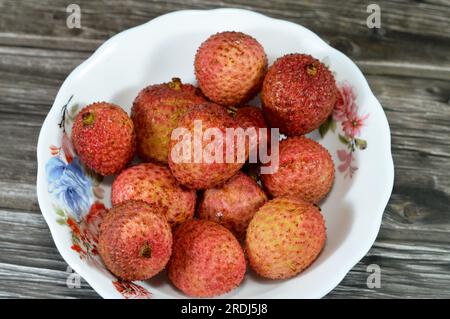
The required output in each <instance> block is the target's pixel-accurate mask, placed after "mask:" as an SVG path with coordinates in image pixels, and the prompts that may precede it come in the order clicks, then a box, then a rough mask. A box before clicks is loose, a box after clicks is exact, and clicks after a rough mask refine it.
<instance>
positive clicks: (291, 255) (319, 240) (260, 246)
mask: <svg viewBox="0 0 450 319" xmlns="http://www.w3.org/2000/svg"><path fill="white" fill-rule="evenodd" d="M325 239H326V231H325V222H324V220H323V217H322V215H321V213H320V210H319V208H317V207H316V206H314V205H313V204H311V203H308V202H305V201H303V200H300V199H295V198H282V197H280V198H275V199H273V200H271V201H269V202H267V203H266V204H265V205H264V206H262V207H261V208H260V209H259V210H258V212H257V213H256V214H255V216H254V217H253V219H252V221H251V222H250V225H249V226H248V229H247V237H246V251H247V255H248V260H249V263H250V266H251V267H252V269H253V270H254V271H255V272H256V273H258V274H259V275H261V276H263V277H265V278H270V279H285V278H290V277H293V276H295V275H297V274H298V273H300V272H301V271H303V270H304V269H306V268H307V267H308V266H309V265H310V264H311V263H312V262H313V261H314V260H315V259H316V258H317V256H318V255H319V253H320V252H321V251H322V248H323V246H324V245H325Z"/></svg>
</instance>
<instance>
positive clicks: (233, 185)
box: [198, 172, 267, 238]
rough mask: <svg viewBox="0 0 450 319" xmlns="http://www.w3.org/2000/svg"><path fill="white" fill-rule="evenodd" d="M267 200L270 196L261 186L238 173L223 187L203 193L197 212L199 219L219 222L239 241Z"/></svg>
mask: <svg viewBox="0 0 450 319" xmlns="http://www.w3.org/2000/svg"><path fill="white" fill-rule="evenodd" d="M266 201H267V196H266V194H265V193H264V191H263V190H262V189H261V187H259V185H258V184H257V183H256V182H255V181H254V180H253V179H251V178H250V177H248V176H247V175H245V174H244V173H240V172H239V173H237V174H236V175H235V176H233V177H232V178H231V179H230V180H228V181H227V182H226V183H225V184H224V185H223V186H222V187H217V188H210V189H207V190H206V191H205V192H204V194H203V198H202V200H201V202H200V206H199V210H198V213H199V218H201V219H209V220H211V221H214V222H216V223H219V224H221V225H223V226H225V227H226V228H228V229H230V230H231V231H232V232H233V233H234V234H235V235H236V236H237V237H238V238H243V237H244V236H245V231H246V230H247V226H248V223H249V222H250V220H251V219H252V217H253V215H254V214H255V212H256V211H257V210H258V208H260V207H261V206H262V205H264V203H265V202H266Z"/></svg>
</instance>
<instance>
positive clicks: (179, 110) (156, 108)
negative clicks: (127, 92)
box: [131, 78, 205, 163]
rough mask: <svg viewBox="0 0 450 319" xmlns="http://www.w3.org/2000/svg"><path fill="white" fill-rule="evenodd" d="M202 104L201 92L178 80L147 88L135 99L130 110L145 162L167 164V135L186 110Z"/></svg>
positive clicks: (138, 146) (138, 151) (174, 79)
mask: <svg viewBox="0 0 450 319" xmlns="http://www.w3.org/2000/svg"><path fill="white" fill-rule="evenodd" d="M202 102H205V98H204V97H203V95H202V94H201V92H200V90H199V89H198V88H196V87H195V86H193V85H191V84H183V83H181V80H180V79H178V78H173V79H172V81H171V82H169V83H163V84H155V85H150V86H148V87H146V88H145V89H143V90H142V91H141V92H140V93H139V95H138V96H137V97H136V99H135V100H134V103H133V108H132V110H131V118H132V119H133V122H134V127H135V130H136V138H137V153H138V155H139V157H140V158H142V159H143V160H145V161H157V162H161V163H167V154H168V152H169V142H170V134H171V133H172V130H173V129H174V128H175V127H176V124H177V122H178V119H179V118H180V116H182V115H183V114H184V113H185V112H186V111H187V110H188V109H189V107H191V106H193V105H196V104H198V103H202Z"/></svg>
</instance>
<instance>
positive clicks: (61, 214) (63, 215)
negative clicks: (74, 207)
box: [55, 208, 66, 217]
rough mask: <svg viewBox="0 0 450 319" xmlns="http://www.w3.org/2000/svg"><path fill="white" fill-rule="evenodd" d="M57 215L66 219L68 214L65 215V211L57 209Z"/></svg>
mask: <svg viewBox="0 0 450 319" xmlns="http://www.w3.org/2000/svg"><path fill="white" fill-rule="evenodd" d="M55 213H56V215H58V216H61V217H66V213H64V211H63V210H62V209H61V208H56V209H55Z"/></svg>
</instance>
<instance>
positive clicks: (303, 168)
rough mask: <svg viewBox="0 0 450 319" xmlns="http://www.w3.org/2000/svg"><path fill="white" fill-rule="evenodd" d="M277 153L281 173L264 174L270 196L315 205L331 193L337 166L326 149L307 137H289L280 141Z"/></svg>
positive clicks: (264, 182) (263, 180) (262, 177)
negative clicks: (290, 196) (293, 198)
mask: <svg viewBox="0 0 450 319" xmlns="http://www.w3.org/2000/svg"><path fill="white" fill-rule="evenodd" d="M278 154H279V167H278V170H277V171H276V172H274V173H272V174H261V180H262V182H263V184H264V187H265V188H266V189H267V190H268V191H269V193H270V194H272V195H273V196H274V197H279V196H285V195H292V196H295V197H299V198H302V199H304V200H306V201H309V202H312V203H318V202H319V201H320V200H321V199H322V198H324V197H325V196H326V195H327V194H328V192H329V191H330V189H331V186H332V185H333V181H334V163H333V159H332V158H331V156H330V153H328V151H327V150H326V148H324V147H323V146H322V145H320V144H319V143H317V142H316V141H313V140H311V139H309V138H307V137H300V136H297V137H288V138H287V139H285V140H283V141H281V142H280V144H279V153H278Z"/></svg>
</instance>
